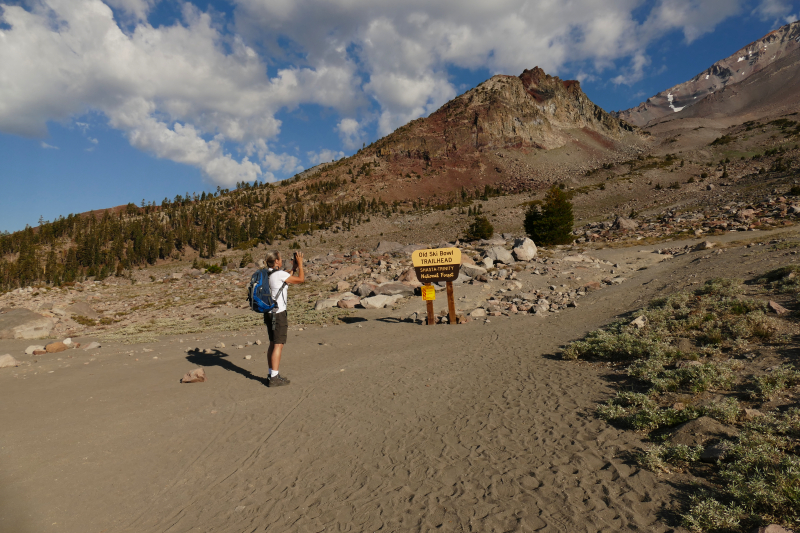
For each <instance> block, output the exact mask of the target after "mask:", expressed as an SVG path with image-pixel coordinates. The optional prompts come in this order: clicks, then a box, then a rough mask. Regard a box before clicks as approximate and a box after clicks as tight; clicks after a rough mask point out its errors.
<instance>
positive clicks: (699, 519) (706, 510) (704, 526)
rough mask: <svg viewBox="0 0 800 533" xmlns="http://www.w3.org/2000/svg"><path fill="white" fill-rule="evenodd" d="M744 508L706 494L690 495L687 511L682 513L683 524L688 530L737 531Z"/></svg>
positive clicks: (699, 532) (699, 531)
mask: <svg viewBox="0 0 800 533" xmlns="http://www.w3.org/2000/svg"><path fill="white" fill-rule="evenodd" d="M743 515H744V509H742V508H741V507H738V506H737V505H725V504H722V503H720V502H718V501H717V500H715V499H714V498H712V497H710V496H708V495H707V494H704V493H703V494H699V495H692V497H691V507H690V508H689V512H688V513H686V514H685V515H683V525H684V526H686V527H687V528H688V529H689V530H690V531H695V532H697V533H701V532H703V531H719V532H723V531H739V523H740V522H741V519H742V516H743Z"/></svg>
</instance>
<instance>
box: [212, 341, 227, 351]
mask: <svg viewBox="0 0 800 533" xmlns="http://www.w3.org/2000/svg"><path fill="white" fill-rule="evenodd" d="M224 347H225V343H224V342H218V343H217V344H215V345H214V348H216V349H217V350H221V349H223V348H224Z"/></svg>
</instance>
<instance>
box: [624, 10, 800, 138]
mask: <svg viewBox="0 0 800 533" xmlns="http://www.w3.org/2000/svg"><path fill="white" fill-rule="evenodd" d="M775 74H780V75H779V76H778V77H775V76H774V75H775ZM796 74H800V22H794V23H792V24H787V25H786V26H783V27H782V28H780V29H777V30H775V31H773V32H770V33H769V34H767V35H766V36H764V37H763V38H761V39H759V40H758V41H755V42H753V43H751V44H749V45H747V46H746V47H744V48H742V49H741V50H739V51H738V52H736V53H735V54H733V55H731V56H730V57H728V58H726V59H723V60H721V61H718V62H716V63H714V64H713V65H712V66H711V67H710V68H708V69H707V70H705V71H704V72H701V73H700V74H698V75H697V76H695V77H694V78H692V79H691V80H689V81H687V82H684V83H681V84H680V85H676V86H674V87H672V88H670V89H667V90H666V91H662V92H660V93H658V94H657V95H655V96H653V97H651V98H648V99H647V101H645V102H643V103H641V104H639V105H638V106H637V107H634V108H632V109H628V110H626V111H620V112H619V113H615V116H617V117H618V118H621V119H623V120H625V121H626V122H629V123H631V124H635V125H637V126H639V127H647V126H648V125H652V124H654V123H656V122H659V121H661V120H662V119H664V118H665V117H672V116H675V117H676V118H678V117H681V118H682V117H689V116H695V117H702V116H708V115H707V114H709V113H711V114H714V113H721V114H725V113H732V112H741V111H746V110H747V108H749V107H752V106H755V107H761V108H763V107H770V106H780V105H781V104H782V103H784V102H783V100H784V99H787V98H788V99H789V100H793V96H795V95H796V93H797V92H800V91H799V90H798V85H797V84H796V80H797V77H796ZM790 80H795V83H794V84H791V85H789V86H781V84H785V83H787V82H788V81H790ZM741 87H747V91H748V93H747V94H746V95H745V96H744V98H743V99H742V101H741V102H736V101H735V99H734V100H731V97H732V96H735V95H736V94H738V93H737V92H736V91H737V90H738V88H741ZM723 93H724V94H725V95H726V96H727V97H723V96H722V94H723ZM724 100H728V101H729V102H728V104H727V105H723V104H721V102H722V101H724ZM699 104H703V105H699ZM694 106H698V107H697V108H694ZM693 108H694V109H693Z"/></svg>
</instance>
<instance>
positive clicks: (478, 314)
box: [469, 307, 486, 318]
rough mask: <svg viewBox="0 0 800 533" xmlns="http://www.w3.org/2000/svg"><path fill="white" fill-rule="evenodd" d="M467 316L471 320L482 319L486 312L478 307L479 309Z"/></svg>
mask: <svg viewBox="0 0 800 533" xmlns="http://www.w3.org/2000/svg"><path fill="white" fill-rule="evenodd" d="M469 316H471V317H473V318H479V317H483V316H486V311H485V310H484V309H482V308H480V307H479V308H477V309H475V310H474V311H472V312H471V313H470V314H469Z"/></svg>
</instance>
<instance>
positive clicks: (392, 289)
mask: <svg viewBox="0 0 800 533" xmlns="http://www.w3.org/2000/svg"><path fill="white" fill-rule="evenodd" d="M381 294H385V295H387V296H395V295H401V296H414V288H413V287H409V286H408V285H406V284H405V283H398V282H396V281H393V282H389V283H381V284H380V285H378V286H377V287H375V288H374V289H373V290H372V296H377V295H381Z"/></svg>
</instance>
